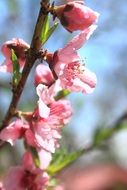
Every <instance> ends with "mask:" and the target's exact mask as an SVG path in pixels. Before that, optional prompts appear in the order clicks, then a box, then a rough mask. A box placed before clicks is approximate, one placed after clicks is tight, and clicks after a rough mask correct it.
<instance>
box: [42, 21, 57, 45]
mask: <svg viewBox="0 0 127 190" xmlns="http://www.w3.org/2000/svg"><path fill="white" fill-rule="evenodd" d="M58 24H59V23H58V22H56V23H55V24H54V25H53V26H52V27H51V28H50V29H49V30H48V32H47V35H46V39H45V41H44V43H46V42H47V40H48V39H49V38H50V36H51V35H52V33H53V32H54V31H55V30H56V28H57V27H58Z"/></svg>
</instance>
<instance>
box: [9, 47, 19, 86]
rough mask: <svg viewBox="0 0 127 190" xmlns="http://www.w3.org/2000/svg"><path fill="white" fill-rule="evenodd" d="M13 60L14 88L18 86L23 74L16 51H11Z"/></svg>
mask: <svg viewBox="0 0 127 190" xmlns="http://www.w3.org/2000/svg"><path fill="white" fill-rule="evenodd" d="M11 53H12V55H11V59H12V63H13V78H12V83H13V86H14V87H15V86H17V85H18V83H19V81H20V79H21V73H20V65H19V61H18V58H17V56H16V54H15V52H14V50H13V49H12V50H11Z"/></svg>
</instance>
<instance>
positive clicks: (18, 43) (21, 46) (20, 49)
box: [0, 38, 29, 72]
mask: <svg viewBox="0 0 127 190" xmlns="http://www.w3.org/2000/svg"><path fill="white" fill-rule="evenodd" d="M11 49H13V50H14V52H15V54H16V56H17V58H18V61H19V64H20V67H23V66H24V64H25V58H26V55H25V50H28V49H29V44H27V43H26V42H25V41H24V40H22V39H18V38H13V39H12V40H10V41H7V42H5V43H4V44H3V46H2V48H1V51H2V53H3V55H4V56H5V58H6V59H5V61H4V63H3V64H2V65H1V66H0V71H1V72H12V70H13V63H12V60H11Z"/></svg>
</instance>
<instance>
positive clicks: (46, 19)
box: [40, 15, 49, 44]
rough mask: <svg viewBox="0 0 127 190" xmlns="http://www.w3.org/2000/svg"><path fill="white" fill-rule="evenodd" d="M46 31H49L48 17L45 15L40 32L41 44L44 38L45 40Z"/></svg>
mask: <svg viewBox="0 0 127 190" xmlns="http://www.w3.org/2000/svg"><path fill="white" fill-rule="evenodd" d="M48 30H49V15H47V16H46V17H45V20H44V24H43V27H42V31H41V36H40V40H41V42H42V44H44V43H45V41H46V38H47V37H46V36H47V33H48Z"/></svg>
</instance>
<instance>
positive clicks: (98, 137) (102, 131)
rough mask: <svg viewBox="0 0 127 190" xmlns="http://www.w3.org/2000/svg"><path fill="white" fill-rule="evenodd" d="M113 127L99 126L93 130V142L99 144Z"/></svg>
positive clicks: (110, 132) (106, 137) (107, 136)
mask: <svg viewBox="0 0 127 190" xmlns="http://www.w3.org/2000/svg"><path fill="white" fill-rule="evenodd" d="M113 130H114V129H113V128H99V129H97V130H96V131H95V134H94V138H93V139H94V144H95V145H99V144H100V143H101V142H103V141H105V140H107V139H108V138H110V136H111V135H112V132H113Z"/></svg>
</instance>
